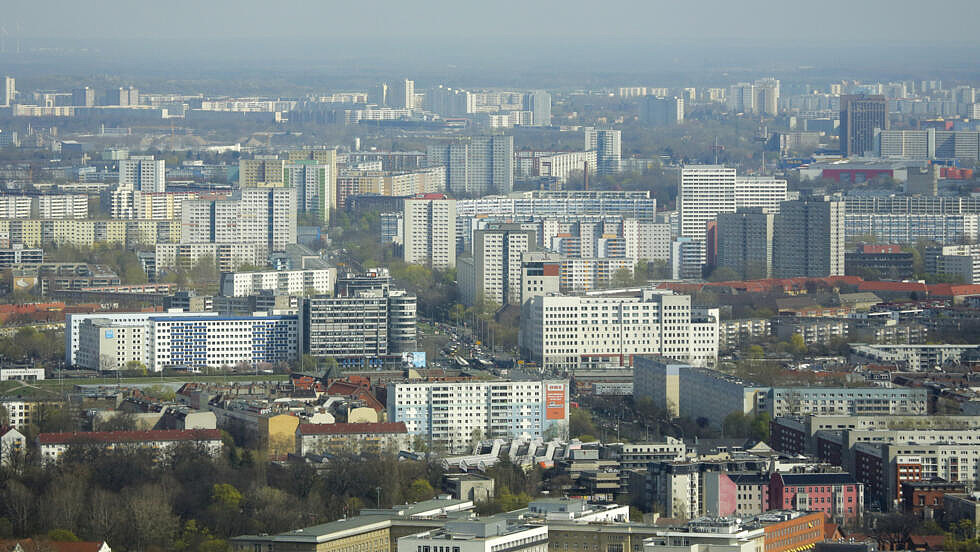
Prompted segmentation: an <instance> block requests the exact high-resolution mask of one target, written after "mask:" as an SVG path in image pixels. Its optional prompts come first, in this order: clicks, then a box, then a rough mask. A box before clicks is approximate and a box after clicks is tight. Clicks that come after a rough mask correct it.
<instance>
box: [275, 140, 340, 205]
mask: <svg viewBox="0 0 980 552" xmlns="http://www.w3.org/2000/svg"><path fill="white" fill-rule="evenodd" d="M286 159H287V160H288V161H315V162H316V163H317V164H318V165H327V166H328V167H329V169H330V172H329V174H328V175H327V179H328V181H327V183H326V186H327V188H328V192H329V195H328V197H327V198H326V199H325V200H324V206H325V207H326V208H327V209H328V210H331V209H332V210H336V209H337V205H338V203H337V150H336V149H332V148H330V149H328V148H323V149H311V150H291V151H288V152H286ZM288 161H287V162H288ZM300 201H303V200H302V199H300ZM340 206H341V207H343V205H340ZM326 216H327V217H328V218H329V216H330V214H329V213H327V215H326ZM324 220H327V219H324Z"/></svg>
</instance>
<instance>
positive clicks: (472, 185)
mask: <svg viewBox="0 0 980 552" xmlns="http://www.w3.org/2000/svg"><path fill="white" fill-rule="evenodd" d="M426 163H427V164H428V165H429V166H435V165H445V166H446V178H447V185H448V188H449V190H450V191H452V192H453V193H456V194H466V195H472V196H484V195H487V194H491V193H498V194H508V193H510V192H511V191H513V189H514V137H513V136H473V137H471V138H460V139H457V140H454V141H452V142H450V143H448V144H438V145H432V146H429V147H428V148H426Z"/></svg>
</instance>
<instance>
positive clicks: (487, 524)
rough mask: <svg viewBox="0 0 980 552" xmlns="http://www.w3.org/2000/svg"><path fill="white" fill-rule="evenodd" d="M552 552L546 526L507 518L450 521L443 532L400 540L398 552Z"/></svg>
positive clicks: (428, 532) (434, 530)
mask: <svg viewBox="0 0 980 552" xmlns="http://www.w3.org/2000/svg"><path fill="white" fill-rule="evenodd" d="M429 550H432V551H434V552H501V551H505V550H506V551H507V552H548V527H547V526H546V525H538V526H531V525H510V524H509V522H508V521H507V520H505V519H500V518H486V519H473V520H465V519H461V520H453V521H448V522H446V524H445V525H444V526H443V527H442V528H441V529H433V530H431V531H426V532H424V533H417V534H414V535H408V536H405V537H401V538H399V539H398V549H397V551H396V552H427V551H429Z"/></svg>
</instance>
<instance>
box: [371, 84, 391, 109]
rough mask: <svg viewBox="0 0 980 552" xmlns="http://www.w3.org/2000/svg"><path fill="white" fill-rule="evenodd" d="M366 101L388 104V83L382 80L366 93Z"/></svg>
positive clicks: (381, 105) (380, 105)
mask: <svg viewBox="0 0 980 552" xmlns="http://www.w3.org/2000/svg"><path fill="white" fill-rule="evenodd" d="M368 103H372V104H375V105H377V106H378V107H383V106H386V105H388V83H386V82H383V83H381V84H379V85H378V86H376V87H374V88H373V89H372V90H371V93H370V94H369V95H368Z"/></svg>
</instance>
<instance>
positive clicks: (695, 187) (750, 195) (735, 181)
mask: <svg viewBox="0 0 980 552" xmlns="http://www.w3.org/2000/svg"><path fill="white" fill-rule="evenodd" d="M783 201H786V181H785V180H781V179H777V178H772V177H764V176H763V177H739V176H736V174H735V169H732V168H728V167H723V166H721V165H688V166H685V167H684V168H682V169H681V175H680V187H679V189H678V209H679V210H680V213H681V228H680V231H681V236H683V237H689V238H694V239H697V240H704V239H705V233H706V231H707V227H708V223H709V222H711V221H714V220H715V218H716V217H717V215H718V214H719V213H734V212H736V211H737V210H738V209H744V208H746V207H761V208H763V209H768V210H771V211H773V212H778V210H779V204H780V203H781V202H783Z"/></svg>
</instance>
